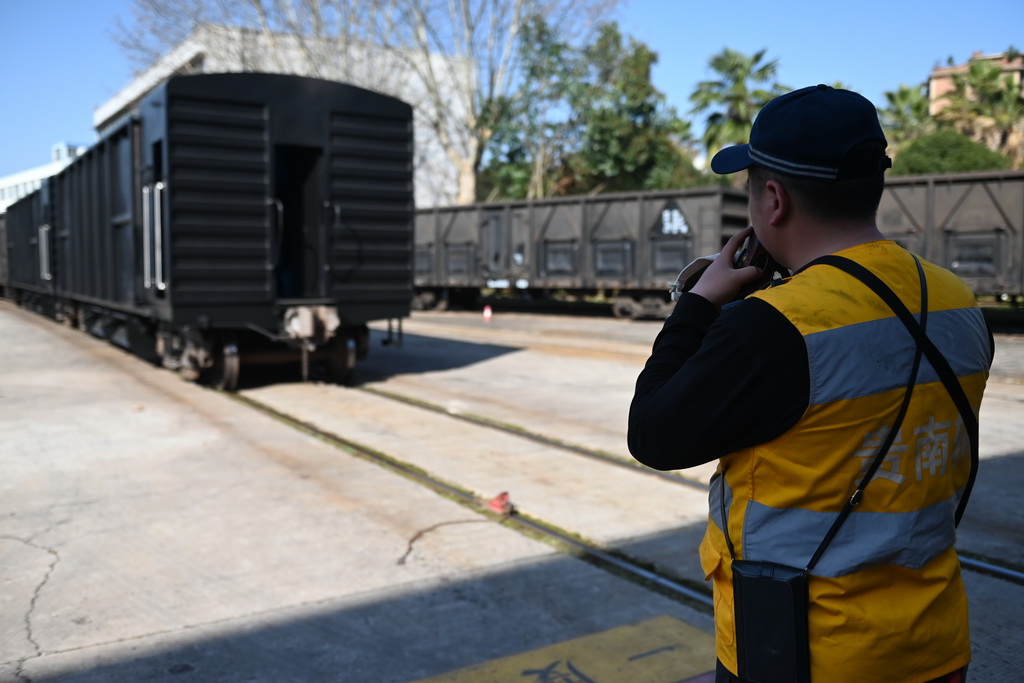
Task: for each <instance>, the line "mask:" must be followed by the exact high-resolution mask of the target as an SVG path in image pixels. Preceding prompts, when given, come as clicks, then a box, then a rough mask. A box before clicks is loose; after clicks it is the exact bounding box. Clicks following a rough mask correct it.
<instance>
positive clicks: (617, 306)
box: [612, 296, 640, 320]
mask: <svg viewBox="0 0 1024 683" xmlns="http://www.w3.org/2000/svg"><path fill="white" fill-rule="evenodd" d="M612 315H614V316H615V317H616V318H618V319H619V320H636V317H637V316H638V315H640V304H639V303H638V302H636V301H634V300H633V299H631V298H629V297H628V296H620V297H618V298H617V299H615V302H614V303H613V304H612Z"/></svg>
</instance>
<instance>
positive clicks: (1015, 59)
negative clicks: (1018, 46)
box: [928, 52, 1024, 116]
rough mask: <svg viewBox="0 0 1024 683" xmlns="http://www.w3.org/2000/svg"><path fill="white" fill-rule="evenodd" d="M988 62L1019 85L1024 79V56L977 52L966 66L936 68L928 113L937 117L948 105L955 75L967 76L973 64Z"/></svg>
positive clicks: (929, 90) (929, 85) (930, 85)
mask: <svg viewBox="0 0 1024 683" xmlns="http://www.w3.org/2000/svg"><path fill="white" fill-rule="evenodd" d="M978 61H987V62H992V63H994V64H998V65H999V67H1000V69H1001V70H1002V72H1003V74H1004V75H1008V76H1010V78H1011V79H1012V80H1013V82H1014V83H1017V84H1018V85H1019V84H1020V83H1021V82H1022V78H1024V56H1022V55H1020V54H1010V53H1002V54H995V55H986V54H984V53H982V52H975V53H974V54H973V55H971V58H970V59H969V60H967V63H966V64H957V65H951V66H943V67H938V66H937V67H935V68H934V69H932V73H931V75H930V76H929V77H928V113H929V114H931V115H932V116H935V114H937V113H938V112H939V111H940V110H942V108H943V107H944V106H945V105H946V103H945V101H944V99H945V98H946V96H947V95H949V94H951V93H952V92H954V91H955V90H956V84H955V83H954V82H953V75H954V74H965V73H967V70H968V69H969V68H970V65H971V62H978Z"/></svg>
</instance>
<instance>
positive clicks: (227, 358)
mask: <svg viewBox="0 0 1024 683" xmlns="http://www.w3.org/2000/svg"><path fill="white" fill-rule="evenodd" d="M241 369H242V361H241V357H240V354H239V353H238V342H237V341H236V340H235V337H234V335H224V336H223V337H221V338H220V339H219V340H218V342H217V343H216V345H215V347H214V349H213V365H211V366H210V367H208V368H206V369H205V370H203V375H202V381H203V384H207V385H209V386H211V387H213V388H214V389H220V390H221V391H234V390H235V389H237V388H238V375H239V373H240V371H241Z"/></svg>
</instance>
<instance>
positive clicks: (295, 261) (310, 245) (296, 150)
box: [274, 145, 329, 299]
mask: <svg viewBox="0 0 1024 683" xmlns="http://www.w3.org/2000/svg"><path fill="white" fill-rule="evenodd" d="M323 177H324V174H323V154H322V150H320V149H317V148H314V147H296V146H290V145H278V146H277V147H275V148H274V206H275V208H276V211H277V216H276V220H277V224H276V232H277V234H276V242H277V244H276V245H275V246H276V249H277V263H276V268H277V296H278V298H279V299H315V298H319V297H323V296H326V291H325V289H326V287H325V284H324V280H323V278H324V276H325V273H324V267H323V265H324V263H326V262H327V260H328V253H327V252H328V248H329V247H328V244H327V242H326V240H327V230H326V228H325V216H326V213H325V209H324V208H323V205H324V188H323Z"/></svg>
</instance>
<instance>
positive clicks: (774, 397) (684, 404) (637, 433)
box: [628, 285, 810, 470]
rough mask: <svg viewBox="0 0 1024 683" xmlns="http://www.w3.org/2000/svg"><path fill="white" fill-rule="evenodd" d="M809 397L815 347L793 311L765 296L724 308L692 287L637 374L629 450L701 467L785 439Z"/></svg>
mask: <svg viewBox="0 0 1024 683" xmlns="http://www.w3.org/2000/svg"><path fill="white" fill-rule="evenodd" d="M783 286H784V285H783ZM809 400H810V371H809V369H808V361H807V347H806V345H805V344H804V340H803V338H802V336H801V335H800V332H799V331H798V330H797V329H796V328H795V327H794V326H793V325H792V323H790V322H789V321H788V320H787V319H786V317H785V316H783V315H782V314H781V313H780V312H779V311H777V310H776V309H774V308H773V307H771V306H770V305H768V304H766V303H765V302H764V301H761V300H760V299H744V300H742V301H738V302H735V303H732V304H728V305H727V306H725V307H724V308H723V309H722V312H721V313H720V314H719V312H718V310H717V309H716V308H715V306H714V305H713V304H711V303H710V302H709V301H708V300H706V299H704V298H703V297H701V296H698V295H696V294H689V293H687V294H683V296H682V297H680V299H679V301H678V302H676V308H675V311H673V313H672V315H671V316H669V318H668V320H666V321H665V326H664V327H663V328H662V330H661V332H660V333H659V334H658V337H657V339H655V341H654V348H653V351H652V352H651V357H650V358H649V359H648V361H647V364H646V366H645V367H644V369H643V371H642V372H641V373H640V376H639V378H637V382H636V391H635V393H634V395H633V402H632V405H631V406H630V410H629V433H628V444H629V451H630V453H632V454H633V457H634V458H636V459H637V460H638V461H640V462H642V463H643V464H645V465H647V466H649V467H653V468H654V469H658V470H672V469H681V468H685V467H693V466H695V465H700V464H702V463H705V462H709V461H711V460H715V459H717V458H720V457H722V456H723V455H727V454H729V453H732V452H734V451H737V450H739V449H742V448H748V447H750V446H754V445H757V444H760V443H766V442H768V441H771V440H772V439H774V438H776V437H778V436H779V435H781V434H783V433H784V432H785V431H787V430H788V429H790V428H791V427H792V426H793V425H795V424H796V423H797V421H798V420H799V419H800V417H801V415H803V413H804V411H805V410H806V409H807V405H808V402H809Z"/></svg>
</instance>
